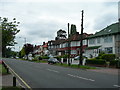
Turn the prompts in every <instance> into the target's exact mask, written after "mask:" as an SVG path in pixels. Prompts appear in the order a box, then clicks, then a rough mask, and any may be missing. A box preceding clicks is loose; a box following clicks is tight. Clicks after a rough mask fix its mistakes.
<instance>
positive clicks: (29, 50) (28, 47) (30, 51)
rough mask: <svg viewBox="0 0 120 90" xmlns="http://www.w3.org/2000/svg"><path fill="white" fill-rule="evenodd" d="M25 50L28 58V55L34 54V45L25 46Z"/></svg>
mask: <svg viewBox="0 0 120 90" xmlns="http://www.w3.org/2000/svg"><path fill="white" fill-rule="evenodd" d="M24 50H25V55H26V56H27V58H28V54H29V53H32V52H33V45H32V44H25V45H24Z"/></svg>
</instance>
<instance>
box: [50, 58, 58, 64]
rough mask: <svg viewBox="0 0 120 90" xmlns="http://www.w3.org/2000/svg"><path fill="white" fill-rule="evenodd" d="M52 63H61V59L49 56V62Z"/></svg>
mask: <svg viewBox="0 0 120 90" xmlns="http://www.w3.org/2000/svg"><path fill="white" fill-rule="evenodd" d="M50 63H52V64H55V63H59V61H58V60H57V59H56V58H49V59H48V64H50Z"/></svg>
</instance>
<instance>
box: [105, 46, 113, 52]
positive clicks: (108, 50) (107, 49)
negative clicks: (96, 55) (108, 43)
mask: <svg viewBox="0 0 120 90" xmlns="http://www.w3.org/2000/svg"><path fill="white" fill-rule="evenodd" d="M105 52H106V53H113V48H112V47H106V48H105Z"/></svg>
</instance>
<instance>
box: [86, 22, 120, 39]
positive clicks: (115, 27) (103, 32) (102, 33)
mask: <svg viewBox="0 0 120 90" xmlns="http://www.w3.org/2000/svg"><path fill="white" fill-rule="evenodd" d="M118 28H120V25H119V23H114V24H111V25H109V26H107V27H106V28H104V29H102V30H101V31H99V32H96V33H95V34H94V35H91V36H89V37H87V38H93V37H99V36H105V35H111V34H117V33H120V29H118Z"/></svg>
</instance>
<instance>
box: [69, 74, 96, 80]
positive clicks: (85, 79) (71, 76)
mask: <svg viewBox="0 0 120 90" xmlns="http://www.w3.org/2000/svg"><path fill="white" fill-rule="evenodd" d="M67 75H69V76H71V77H76V78H80V79H84V80H89V81H95V80H93V79H88V78H84V77H80V76H76V75H72V74H67Z"/></svg>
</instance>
